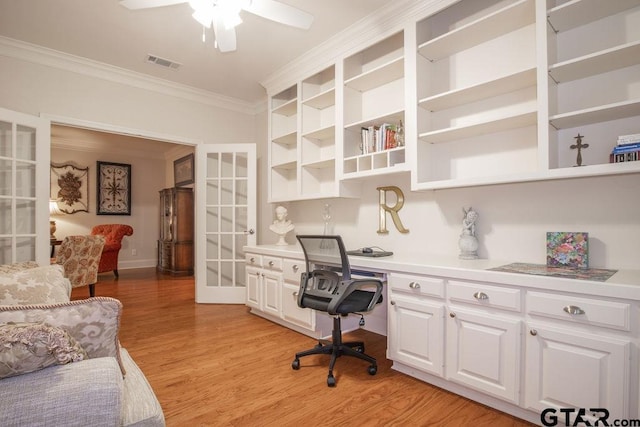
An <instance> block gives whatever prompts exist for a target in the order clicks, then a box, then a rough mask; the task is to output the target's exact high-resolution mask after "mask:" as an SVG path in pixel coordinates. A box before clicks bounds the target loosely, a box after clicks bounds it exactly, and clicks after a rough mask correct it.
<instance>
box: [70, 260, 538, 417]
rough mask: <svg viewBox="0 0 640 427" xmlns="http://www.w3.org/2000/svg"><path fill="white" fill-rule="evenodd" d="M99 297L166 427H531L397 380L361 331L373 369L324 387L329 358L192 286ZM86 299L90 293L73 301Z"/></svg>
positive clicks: (134, 284) (353, 368)
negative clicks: (207, 300) (107, 303)
mask: <svg viewBox="0 0 640 427" xmlns="http://www.w3.org/2000/svg"><path fill="white" fill-rule="evenodd" d="M96 295H98V296H110V297H113V298H117V299H119V300H120V301H121V302H122V304H123V305H124V311H123V315H122V322H121V327H120V341H121V342H122V345H123V347H125V348H126V349H127V350H128V351H129V352H130V353H131V355H132V357H133V358H134V360H135V361H136V363H137V364H138V365H139V366H140V368H141V369H142V370H143V372H144V373H145V375H146V376H147V379H148V380H149V382H150V383H151V386H152V387H153V389H154V391H155V393H156V395H157V396H158V400H159V401H160V404H161V405H162V408H163V410H164V414H165V418H166V421H167V425H168V426H294V425H295V426H299V425H307V426H323V425H327V426H328V425H343V424H351V425H358V426H444V425H447V426H470V425H473V426H527V425H530V424H528V423H526V422H524V421H522V420H519V419H516V418H513V417H511V416H509V415H506V414H503V413H501V412H499V411H496V410H493V409H491V408H488V407H486V406H483V405H481V404H478V403H475V402H472V401H470V400H468V399H465V398H462V397H459V396H457V395H455V394H452V393H449V392H447V391H444V390H441V389H439V388H437V387H434V386H431V385H429V384H426V383H424V382H421V381H418V380H416V379H413V378H411V377H409V376H406V375H403V374H400V373H398V372H396V371H393V370H392V369H391V362H390V361H389V360H387V359H386V358H385V350H386V338H385V337H383V336H380V335H377V334H373V333H370V332H367V331H356V332H353V333H351V334H348V335H347V336H348V337H350V338H352V339H355V338H357V339H362V340H364V341H365V342H366V346H367V353H369V354H371V355H372V356H374V357H376V358H377V360H378V373H377V375H375V376H370V375H369V374H368V373H367V367H368V364H367V363H366V362H363V361H359V360H355V359H351V358H341V359H339V360H338V363H337V364H336V368H335V370H334V374H335V375H336V379H337V386H336V387H335V388H329V387H327V385H326V377H327V363H328V358H327V356H309V357H306V358H303V359H301V369H300V370H298V371H294V370H293V369H291V361H292V360H293V355H294V353H295V352H296V351H300V350H303V349H307V348H311V347H313V345H314V344H315V341H314V340H313V339H311V338H309V337H307V336H304V335H301V334H299V333H297V332H294V331H291V330H289V329H287V328H284V327H282V326H279V325H276V324H274V323H272V322H269V321H267V320H264V319H262V318H260V317H258V316H255V315H252V314H250V313H249V312H248V309H247V308H246V307H245V306H243V305H214V304H196V303H195V302H194V284H193V278H192V277H171V276H168V275H162V274H159V273H157V272H156V271H155V269H152V268H148V269H135V270H121V271H120V279H119V280H117V281H116V280H115V279H114V277H113V275H112V274H101V275H100V278H99V281H98V284H97V285H96ZM87 297H88V288H86V287H84V288H77V289H74V290H73V293H72V299H83V298H87Z"/></svg>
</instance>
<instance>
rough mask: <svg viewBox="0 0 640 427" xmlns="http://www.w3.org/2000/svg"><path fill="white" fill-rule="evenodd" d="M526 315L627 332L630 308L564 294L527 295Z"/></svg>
mask: <svg viewBox="0 0 640 427" xmlns="http://www.w3.org/2000/svg"><path fill="white" fill-rule="evenodd" d="M526 301H527V312H528V313H529V314H531V315H537V316H543V317H551V318H554V319H562V320H567V321H570V322H578V323H584V324H588V325H594V326H604V327H607V328H614V329H620V330H623V331H629V330H630V329H631V305H630V304H627V303H622V302H614V301H603V300H599V299H592V298H579V297H575V296H572V295H565V294H547V293H542V292H528V293H527V299H526Z"/></svg>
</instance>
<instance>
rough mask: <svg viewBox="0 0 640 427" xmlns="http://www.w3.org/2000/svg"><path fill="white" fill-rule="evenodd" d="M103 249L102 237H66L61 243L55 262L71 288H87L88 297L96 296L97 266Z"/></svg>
mask: <svg viewBox="0 0 640 427" xmlns="http://www.w3.org/2000/svg"><path fill="white" fill-rule="evenodd" d="M103 247H104V237H102V236H67V237H65V238H64V240H63V241H62V244H61V245H60V249H59V250H58V255H57V256H56V258H55V262H56V263H57V264H60V265H61V266H62V268H63V269H64V277H66V278H67V279H69V282H71V287H72V288H77V287H80V286H87V285H88V286H89V296H92V297H94V296H95V295H96V289H95V284H96V282H97V281H98V264H99V263H100V254H102V248H103Z"/></svg>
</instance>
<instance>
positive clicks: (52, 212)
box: [49, 199, 64, 242]
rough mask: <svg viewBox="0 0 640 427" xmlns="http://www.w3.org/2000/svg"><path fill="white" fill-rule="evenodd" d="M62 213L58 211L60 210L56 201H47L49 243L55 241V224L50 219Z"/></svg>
mask: <svg viewBox="0 0 640 427" xmlns="http://www.w3.org/2000/svg"><path fill="white" fill-rule="evenodd" d="M63 213H64V212H62V211H61V210H60V208H59V207H58V201H57V200H56V199H49V216H50V217H49V234H50V236H49V238H50V239H51V241H52V242H53V241H55V240H57V239H56V236H55V232H56V222H55V221H54V220H53V219H51V217H53V216H59V215H62V214H63Z"/></svg>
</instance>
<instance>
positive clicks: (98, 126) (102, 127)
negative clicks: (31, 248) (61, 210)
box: [40, 113, 204, 286]
mask: <svg viewBox="0 0 640 427" xmlns="http://www.w3.org/2000/svg"><path fill="white" fill-rule="evenodd" d="M40 117H42V118H45V119H48V120H49V122H50V124H52V125H54V124H57V125H63V126H72V127H77V128H82V129H88V130H95V131H99V132H106V133H112V134H118V135H125V136H132V137H138V138H146V139H151V140H155V141H160V142H167V143H172V144H179V145H187V146H191V147H193V148H194V151H195V148H197V146H198V145H202V144H204V141H202V140H200V139H193V138H187V137H182V136H177V135H171V134H166V133H162V132H154V131H150V130H146V129H138V128H129V127H125V126H118V125H113V124H109V123H102V122H94V121H89V120H82V119H77V118H73V117H66V116H58V115H53V114H46V113H42V114H40ZM49 133H51V129H50V128H49ZM47 151H48V156H47V158H48V163H50V162H51V141H50V140H49V147H48V150H47ZM48 168H49V165H47V169H48ZM48 178H49V174H47V179H48ZM193 185H194V189H193V190H194V193H195V192H196V191H197V185H198V184H197V182H194V184H193ZM46 188H47V189H48V188H49V182H48V180H47V185H46ZM197 215H198V214H197V210H194V223H195V222H197ZM47 218H48V212H47ZM48 248H49V247H48V246H47V253H48V251H49V249H48ZM195 274H196V272H195V270H194V275H195ZM194 286H195V280H194Z"/></svg>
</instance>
